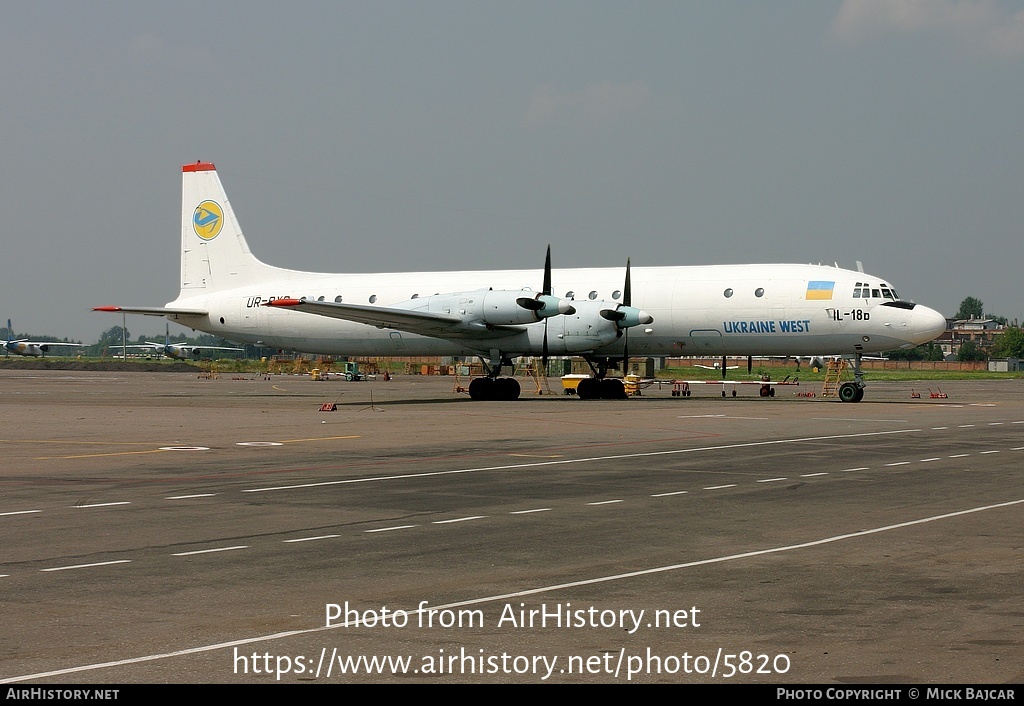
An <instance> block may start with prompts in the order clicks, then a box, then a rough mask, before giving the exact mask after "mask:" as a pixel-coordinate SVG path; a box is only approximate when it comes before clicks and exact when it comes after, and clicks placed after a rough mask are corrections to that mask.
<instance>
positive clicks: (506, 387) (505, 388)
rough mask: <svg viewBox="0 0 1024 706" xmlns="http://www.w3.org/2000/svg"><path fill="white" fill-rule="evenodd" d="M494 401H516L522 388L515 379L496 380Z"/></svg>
mask: <svg viewBox="0 0 1024 706" xmlns="http://www.w3.org/2000/svg"><path fill="white" fill-rule="evenodd" d="M494 392H495V399H499V400H505V401H511V400H518V399H519V393H520V392H522V388H521V387H520V386H519V381H518V380H516V379H515V378H498V379H497V380H495V381H494Z"/></svg>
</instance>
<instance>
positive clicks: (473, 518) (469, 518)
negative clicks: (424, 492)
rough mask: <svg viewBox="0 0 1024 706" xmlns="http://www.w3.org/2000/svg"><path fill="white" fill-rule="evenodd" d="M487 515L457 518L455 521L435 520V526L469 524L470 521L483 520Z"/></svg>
mask: <svg viewBox="0 0 1024 706" xmlns="http://www.w3.org/2000/svg"><path fill="white" fill-rule="evenodd" d="M486 517H487V515H471V516H469V517H456V518H455V519H454V520H434V522H433V524H435V525H450V524H452V523H454V522H469V521H470V520H482V519H484V518H486Z"/></svg>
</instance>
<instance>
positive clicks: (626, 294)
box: [622, 257, 633, 306]
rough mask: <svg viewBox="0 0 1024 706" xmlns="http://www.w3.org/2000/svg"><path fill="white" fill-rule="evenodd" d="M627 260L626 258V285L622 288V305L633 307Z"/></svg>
mask: <svg viewBox="0 0 1024 706" xmlns="http://www.w3.org/2000/svg"><path fill="white" fill-rule="evenodd" d="M630 281H631V280H630V276H629V258H628V257H627V258H626V284H625V286H623V287H622V303H623V304H625V305H626V306H633V286H632V284H631V283H630Z"/></svg>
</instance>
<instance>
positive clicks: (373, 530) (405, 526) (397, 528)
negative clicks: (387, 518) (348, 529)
mask: <svg viewBox="0 0 1024 706" xmlns="http://www.w3.org/2000/svg"><path fill="white" fill-rule="evenodd" d="M413 527H416V525H398V526H396V527H381V528H380V529H371V530H364V531H365V532H366V533H367V534H369V533H371V532H391V531H392V530H403V529H412V528H413Z"/></svg>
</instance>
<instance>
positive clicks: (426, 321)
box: [264, 299, 523, 339]
mask: <svg viewBox="0 0 1024 706" xmlns="http://www.w3.org/2000/svg"><path fill="white" fill-rule="evenodd" d="M264 306H273V307H281V308H289V309H294V310H296V311H304V312H306V313H308V314H316V315H317V316H327V317H330V318H333V319H343V320H345V321H355V322H356V323H360V324H367V325H369V326H376V327H377V328H390V329H395V330H397V331H406V332H408V333H416V334H419V335H421V336H429V337H431V338H444V339H480V338H500V337H503V336H508V335H509V334H512V333H516V332H517V331H522V330H523V327H522V326H508V325H493V324H483V323H477V322H474V323H466V322H465V321H463V319H462V318H461V317H459V316H456V315H454V314H443V313H440V312H431V311H423V310H418V309H396V308H391V307H383V306H363V305H361V304H344V303H338V302H312V301H306V300H304V299H274V300H272V301H269V302H267V303H266V304H265V305H264Z"/></svg>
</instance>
